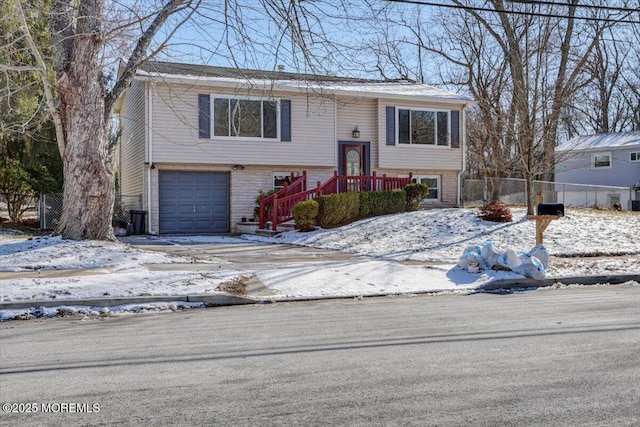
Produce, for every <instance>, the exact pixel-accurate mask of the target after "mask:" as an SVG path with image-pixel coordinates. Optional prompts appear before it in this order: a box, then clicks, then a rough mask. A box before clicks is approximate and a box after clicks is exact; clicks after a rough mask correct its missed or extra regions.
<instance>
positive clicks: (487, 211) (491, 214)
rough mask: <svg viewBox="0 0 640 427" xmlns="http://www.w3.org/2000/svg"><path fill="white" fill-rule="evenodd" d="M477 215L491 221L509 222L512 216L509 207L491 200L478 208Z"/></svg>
mask: <svg viewBox="0 0 640 427" xmlns="http://www.w3.org/2000/svg"><path fill="white" fill-rule="evenodd" d="M478 217H480V218H481V219H484V220H485V221H492V222H511V221H513V217H512V215H511V209H509V207H508V206H507V205H505V204H504V203H502V202H497V201H496V202H491V203H489V204H488V205H485V206H483V207H482V209H480V213H479V214H478Z"/></svg>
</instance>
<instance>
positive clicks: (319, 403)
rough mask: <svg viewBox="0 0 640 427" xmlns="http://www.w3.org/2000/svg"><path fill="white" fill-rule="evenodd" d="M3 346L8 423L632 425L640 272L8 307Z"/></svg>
mask: <svg viewBox="0 0 640 427" xmlns="http://www.w3.org/2000/svg"><path fill="white" fill-rule="evenodd" d="M0 360H1V365H0V391H1V393H0V394H1V395H0V401H2V403H4V404H5V405H3V412H2V413H0V424H1V425H6V426H20V425H56V426H60V425H65V426H66V425H144V426H148V425H233V426H235V425H247V426H249V425H250V426H258V425H287V426H289V425H305V426H306V425H318V426H326V425H367V426H368V425H403V426H405V425H421V426H422V425H443V426H450V425H457V426H527V425H536V426H549V425H570V426H574V425H575V426H614V425H615V426H624V425H628V426H632V425H633V426H637V425H640V286H626V285H619V286H608V287H585V288H573V289H558V290H537V291H529V292H524V293H516V294H510V295H489V294H477V295H467V296H462V295H443V296H417V297H386V298H371V299H364V300H331V301H316V302H298V303H282V304H269V305H256V306H236V307H221V308H211V309H204V310H193V311H186V312H180V313H170V314H157V315H133V316H120V317H111V318H103V319H86V320H83V319H78V318H63V319H48V320H34V321H25V322H18V321H13V322H5V323H0ZM6 403H10V404H13V405H8V406H7V405H6ZM19 403H20V404H22V405H19ZM7 410H8V411H9V412H8V413H7V412H6V411H7ZM27 410H29V411H31V412H30V413H16V412H19V411H27ZM12 411H16V412H12ZM34 411H36V412H35V413H34Z"/></svg>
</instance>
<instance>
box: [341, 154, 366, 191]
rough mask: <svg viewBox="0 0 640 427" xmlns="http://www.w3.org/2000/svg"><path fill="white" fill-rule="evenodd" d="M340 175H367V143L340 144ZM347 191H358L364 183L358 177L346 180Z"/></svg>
mask: <svg viewBox="0 0 640 427" xmlns="http://www.w3.org/2000/svg"><path fill="white" fill-rule="evenodd" d="M340 166H341V170H340V175H346V176H351V177H357V176H361V175H367V174H368V169H369V153H368V144H366V143H357V142H354V143H351V142H344V143H341V144H340ZM346 185H347V191H360V190H363V188H362V187H363V186H364V185H366V183H365V182H364V181H362V180H361V179H359V178H349V179H348V180H347V184H346Z"/></svg>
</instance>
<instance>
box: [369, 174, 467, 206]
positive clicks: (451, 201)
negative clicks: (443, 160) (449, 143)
mask: <svg viewBox="0 0 640 427" xmlns="http://www.w3.org/2000/svg"><path fill="white" fill-rule="evenodd" d="M409 172H411V173H412V174H413V175H414V176H425V175H439V176H440V202H439V203H433V204H431V207H454V206H457V205H458V199H459V198H458V172H457V171H447V170H442V169H410V170H406V169H379V170H378V171H377V173H378V175H382V174H386V175H387V176H391V177H404V176H407V175H408V173H409Z"/></svg>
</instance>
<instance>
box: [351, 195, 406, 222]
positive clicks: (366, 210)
mask: <svg viewBox="0 0 640 427" xmlns="http://www.w3.org/2000/svg"><path fill="white" fill-rule="evenodd" d="M405 199H406V196H405V192H404V191H397V190H394V191H363V192H361V193H360V213H359V214H360V218H367V217H371V216H378V215H388V214H394V213H400V212H404V210H405Z"/></svg>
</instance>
